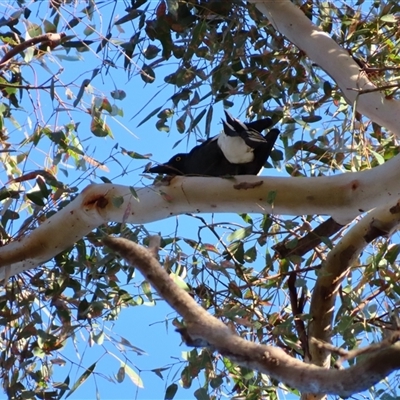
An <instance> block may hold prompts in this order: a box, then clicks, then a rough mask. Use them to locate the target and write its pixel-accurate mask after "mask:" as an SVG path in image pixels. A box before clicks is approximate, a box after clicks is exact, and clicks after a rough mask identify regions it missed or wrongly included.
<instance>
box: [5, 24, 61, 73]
mask: <svg viewBox="0 0 400 400" xmlns="http://www.w3.org/2000/svg"><path fill="white" fill-rule="evenodd" d="M65 36H66V34H65V33H64V32H62V33H45V34H44V35H39V36H36V37H34V38H31V39H28V40H25V41H24V42H22V43H20V44H18V45H17V46H15V47H14V48H12V49H11V50H10V51H8V52H7V53H6V54H5V56H4V57H3V58H2V59H1V60H0V68H4V66H5V65H6V64H7V63H8V62H9V61H10V60H11V59H12V58H13V57H14V56H16V55H17V54H18V53H21V51H24V50H26V49H27V48H28V47H31V46H33V45H35V44H38V43H43V44H45V45H46V44H48V45H49V46H51V47H56V46H58V45H59V44H60V43H61V41H62V39H63V38H64V37H65Z"/></svg>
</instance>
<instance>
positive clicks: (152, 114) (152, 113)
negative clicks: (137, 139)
mask: <svg viewBox="0 0 400 400" xmlns="http://www.w3.org/2000/svg"><path fill="white" fill-rule="evenodd" d="M161 109H162V106H160V107H157V108H156V109H155V110H153V111H152V112H151V113H150V114H149V115H148V116H147V117H146V118H145V119H144V120H142V121H140V123H139V125H137V128H139V126H140V125H143V124H144V123H145V122H147V121H148V120H149V119H150V118H151V117H154V115H156V114H158V112H159V111H160V110H161Z"/></svg>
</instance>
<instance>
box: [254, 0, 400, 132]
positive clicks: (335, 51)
mask: <svg viewBox="0 0 400 400" xmlns="http://www.w3.org/2000/svg"><path fill="white" fill-rule="evenodd" d="M249 2H250V3H255V4H256V6H257V8H258V9H259V10H260V11H261V12H262V13H263V14H264V15H265V16H266V17H267V18H268V19H269V20H270V22H271V23H272V24H273V26H274V27H275V28H276V29H277V30H278V31H279V32H280V33H281V34H282V35H284V36H285V37H286V38H287V39H288V40H290V41H291V42H292V43H294V44H295V45H296V46H297V47H298V48H299V49H301V50H302V51H304V52H305V53H306V54H307V56H308V57H310V59H311V60H313V61H314V62H315V63H316V64H318V65H319V66H320V67H321V68H323V69H324V70H325V71H326V72H327V73H328V74H329V75H330V76H331V77H332V78H333V79H334V80H335V81H336V83H337V84H338V86H339V87H340V89H341V91H342V92H343V94H344V96H345V97H346V99H347V100H348V101H349V102H350V104H352V103H354V102H355V101H356V100H357V104H356V105H357V111H358V112H360V113H361V114H364V115H366V116H367V117H368V118H370V119H371V120H372V121H375V122H376V123H378V124H379V125H382V126H384V127H386V128H387V129H389V130H390V131H392V132H393V133H394V134H396V135H397V136H399V137H400V103H399V102H398V101H396V100H392V99H386V98H385V95H384V94H382V93H380V92H370V93H364V94H361V95H358V92H357V91H355V90H352V89H362V90H371V89H376V86H375V85H374V84H373V83H371V82H370V81H369V79H368V77H367V75H366V74H365V73H364V72H361V71H360V67H359V66H358V65H357V63H356V62H355V61H354V60H353V59H352V58H351V56H350V55H349V54H348V53H347V52H346V51H345V50H344V49H342V48H341V47H339V45H338V44H337V43H336V42H334V41H333V40H332V38H331V37H330V36H329V35H328V34H327V33H326V32H323V31H322V30H321V29H320V28H319V27H318V26H316V25H314V24H313V23H312V22H311V21H310V20H309V19H308V18H307V17H306V16H305V15H304V13H303V12H302V11H301V10H300V9H299V8H298V7H297V6H296V5H295V4H293V3H292V2H291V1H290V0H249Z"/></svg>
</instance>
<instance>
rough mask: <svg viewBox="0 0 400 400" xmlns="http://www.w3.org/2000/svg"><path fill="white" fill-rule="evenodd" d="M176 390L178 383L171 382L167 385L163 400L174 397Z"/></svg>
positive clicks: (169, 399)
mask: <svg viewBox="0 0 400 400" xmlns="http://www.w3.org/2000/svg"><path fill="white" fill-rule="evenodd" d="M177 391H178V385H177V384H176V383H172V384H171V385H169V386H168V387H167V390H166V391H165V395H164V400H172V399H173V398H174V397H175V395H176V392H177Z"/></svg>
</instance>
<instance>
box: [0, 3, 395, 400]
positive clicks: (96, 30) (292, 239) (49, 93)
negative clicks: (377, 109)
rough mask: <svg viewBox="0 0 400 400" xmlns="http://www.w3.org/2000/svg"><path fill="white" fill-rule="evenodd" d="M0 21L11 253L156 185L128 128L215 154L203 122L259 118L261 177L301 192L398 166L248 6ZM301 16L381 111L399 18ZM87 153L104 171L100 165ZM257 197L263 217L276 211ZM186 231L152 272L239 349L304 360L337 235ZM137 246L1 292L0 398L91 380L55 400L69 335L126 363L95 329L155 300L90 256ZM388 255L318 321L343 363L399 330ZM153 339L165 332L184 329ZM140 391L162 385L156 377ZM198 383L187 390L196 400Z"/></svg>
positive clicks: (379, 253) (270, 392)
mask: <svg viewBox="0 0 400 400" xmlns="http://www.w3.org/2000/svg"><path fill="white" fill-rule="evenodd" d="M0 4H1V3H0ZM4 5H5V6H4V8H3V16H2V18H1V19H0V40H1V43H2V54H1V57H2V60H1V61H0V90H1V93H2V100H1V102H0V129H1V138H0V139H1V153H0V162H1V165H2V166H3V168H2V171H1V175H0V176H1V180H2V186H3V188H2V189H1V191H0V196H1V202H2V210H1V225H0V234H1V237H2V242H3V244H6V243H8V242H9V241H15V240H18V238H21V237H23V236H25V235H28V234H29V232H30V231H32V230H33V229H35V227H37V226H38V225H40V224H42V223H43V222H44V221H46V220H47V219H48V218H49V217H50V216H51V215H53V214H54V213H56V212H57V211H58V210H60V209H62V208H63V207H64V206H65V205H66V204H68V203H69V202H70V201H71V200H72V199H74V198H75V196H76V194H77V192H79V191H81V190H82V189H83V188H84V187H85V186H86V185H87V184H88V183H90V182H91V181H92V180H93V181H96V182H99V180H102V181H103V182H110V181H112V182H118V183H120V182H121V180H123V179H124V177H125V179H127V176H128V175H129V182H132V181H133V180H136V181H139V180H140V181H141V182H142V184H143V185H150V184H151V183H152V180H153V178H151V177H149V176H146V175H139V173H140V172H141V170H142V168H143V163H144V162H147V161H148V159H149V158H150V156H149V155H148V154H145V152H141V151H137V149H135V148H134V146H133V145H132V142H131V139H132V136H133V135H134V133H133V132H132V128H131V124H132V122H131V120H132V121H133V123H134V126H135V127H138V128H139V127H142V128H144V127H146V129H147V130H149V129H153V130H158V131H159V135H165V133H168V134H169V135H170V136H169V143H170V147H171V149H173V148H174V147H175V146H177V145H179V144H180V143H181V142H182V143H185V142H187V141H191V142H190V143H191V144H193V143H194V139H197V140H199V139H205V138H208V137H210V136H213V135H214V134H216V133H217V132H215V131H213V129H215V126H216V122H217V121H216V120H217V118H216V117H215V115H214V112H215V111H216V110H217V109H218V110H222V108H223V107H225V108H227V109H228V108H232V109H233V110H237V111H244V113H242V116H244V114H245V116H246V117H248V118H249V119H255V118H257V117H259V118H261V117H265V116H270V117H272V118H273V119H274V121H275V122H276V123H278V124H279V127H280V129H281V131H282V133H281V136H280V140H279V145H278V146H277V148H276V149H275V151H274V152H273V155H272V161H271V164H270V165H268V167H274V168H276V169H278V170H279V171H280V172H281V173H284V174H286V175H288V176H291V177H299V179H301V177H315V176H323V175H332V174H336V173H344V172H355V171H362V170H367V169H370V168H373V167H376V166H378V165H382V164H384V163H385V162H386V161H388V160H390V159H391V158H393V157H394V156H396V155H397V154H398V152H399V151H398V143H397V139H396V138H395V137H394V135H392V134H391V133H390V132H388V131H387V130H386V129H384V128H383V127H381V126H379V125H377V124H376V123H372V122H371V121H370V120H368V119H366V118H365V117H364V116H362V115H360V114H359V113H357V112H355V111H354V110H355V107H356V105H355V104H348V103H347V101H346V99H345V98H344V95H343V92H342V90H341V89H340V88H339V87H338V86H337V84H336V83H335V81H333V80H332V79H331V78H330V77H329V76H327V75H326V73H325V72H324V71H323V70H322V69H321V68H320V67H319V66H318V65H316V64H314V63H313V60H310V59H309V58H308V57H307V55H306V54H305V53H304V52H302V51H301V50H299V49H298V48H297V47H295V46H294V45H293V44H292V43H290V42H289V41H288V40H287V39H285V37H284V36H283V35H282V34H280V33H279V32H278V31H276V30H275V29H274V27H273V25H272V24H271V23H270V21H269V20H268V19H267V18H266V17H265V16H263V14H262V13H261V12H260V11H259V10H258V9H257V8H256V6H255V5H254V4H250V3H246V2H244V1H241V0H233V1H229V2H228V1H217V0H186V1H183V0H180V1H178V0H168V1H163V0H162V1H160V2H153V1H147V0H137V1H135V0H131V1H127V2H125V3H122V2H114V1H104V2H96V1H94V0H90V1H87V2H85V3H81V2H76V1H72V0H50V1H41V2H25V1H23V0H19V1H13V2H5V3H4ZM299 6H300V7H301V9H302V11H303V12H304V13H305V14H306V15H307V17H308V18H309V19H310V20H311V21H312V22H313V23H314V24H316V25H318V26H319V27H320V28H321V29H323V30H324V31H325V32H327V33H328V34H329V35H330V36H331V37H332V39H333V40H335V41H336V42H337V43H338V44H339V45H340V46H341V47H343V48H344V49H346V50H347V51H348V52H349V54H350V55H351V56H352V57H353V58H354V60H356V62H357V63H358V64H359V66H360V70H363V71H364V72H366V73H367V74H368V77H369V79H370V80H371V81H372V82H373V83H374V84H375V85H376V86H377V87H379V88H380V89H381V90H382V91H383V92H384V93H385V95H386V97H387V98H390V99H396V100H397V99H398V93H397V91H398V83H397V80H398V78H399V67H398V65H399V62H400V59H399V50H398V49H399V45H398V44H399V40H400V31H399V16H398V15H399V12H400V6H399V5H398V2H397V1H392V0H389V1H384V2H382V1H375V2H371V3H364V1H363V0H358V1H357V2H333V3H332V2H321V1H317V0H310V1H307V2H306V3H304V4H302V5H300V4H299ZM87 62H89V63H90V64H89V65H87ZM121 76H123V77H124V79H125V80H126V81H128V83H127V84H126V87H125V86H123V85H124V83H122V80H121ZM134 85H135V86H134ZM141 85H142V86H141ZM154 86H157V88H156V89H154ZM147 90H151V91H152V93H154V95H152V96H151V99H150V100H149V101H147V102H146V103H145V104H144V103H143V101H142V99H141V93H142V92H143V93H144V92H146V91H147ZM354 90H358V89H357V88H354ZM132 99H133V100H132ZM132 108H133V109H132ZM215 114H217V112H215ZM127 118H128V119H127ZM124 124H125V125H124ZM121 126H122V128H121ZM118 130H122V131H123V135H124V136H121V135H120V134H117V133H116V131H118ZM116 137H118V138H120V139H118V140H116ZM120 142H121V143H123V144H121V143H120ZM104 143H106V145H104ZM104 146H108V147H107V151H106V152H104V151H102V152H100V151H99V150H98V149H99V148H100V147H102V148H104ZM150 146H151V145H150V144H148V145H147V148H148V149H149V151H151V147H150ZM172 151H174V150H172ZM99 154H101V155H100V157H101V158H99V156H98V155H99ZM137 160H139V161H137ZM140 160H142V161H140ZM143 160H144V161H143ZM158 161H163V160H158ZM270 171H271V170H267V174H268V173H270ZM110 172H111V173H112V174H113V177H112V178H110ZM107 174H108V177H106V175H107ZM133 177H134V179H132V178H133ZM130 184H131V183H130ZM371 184H373V183H371ZM132 191H133V195H135V194H134V189H133V188H132ZM269 196H270V203H271V204H273V203H274V200H275V197H276V193H274V192H271V193H269ZM293 196H296V194H295V193H293ZM115 201H116V203H117V202H118V199H116V200H115ZM115 205H116V206H118V204H115ZM186 221H188V223H190V224H192V225H191V226H195V227H196V229H192V230H191V231H190V234H188V235H186V234H181V233H180V231H179V230H178V226H179V224H178V222H177V228H176V229H177V231H176V233H173V234H170V235H168V234H165V233H164V232H163V233H162V235H163V238H162V247H163V250H164V251H163V253H162V259H161V260H160V261H161V264H162V265H163V266H164V267H165V268H166V269H167V270H168V271H170V272H171V274H172V276H173V277H174V279H176V280H177V281H178V282H179V283H180V284H181V285H183V286H185V287H186V288H187V289H188V290H189V291H190V293H191V294H192V295H193V296H194V297H195V299H196V300H197V301H198V302H199V303H200V304H201V305H202V306H203V307H204V308H205V309H207V310H209V311H210V312H211V313H213V314H215V315H216V316H217V317H218V318H220V319H222V320H223V321H224V322H226V323H227V324H228V325H230V326H232V327H234V329H236V330H237V331H238V333H239V334H240V335H241V336H242V337H244V338H247V339H249V340H252V341H259V342H261V343H266V344H271V345H274V346H279V347H281V348H283V349H284V350H285V351H287V352H288V354H290V355H292V356H294V357H298V358H300V359H306V360H307V359H308V357H309V348H308V346H309V344H308V337H307V331H308V327H309V323H310V320H311V313H310V299H311V296H312V292H313V287H314V284H315V280H316V279H317V277H318V271H319V270H320V269H321V266H322V265H323V263H324V262H325V261H326V258H327V255H328V254H329V252H330V251H331V250H332V249H334V248H335V246H336V245H337V243H338V242H339V241H340V239H341V238H342V237H343V235H344V234H345V233H346V231H347V227H343V226H342V225H339V224H338V223H336V222H335V221H333V220H332V219H326V218H325V217H324V218H322V217H321V216H319V215H303V216H295V217H287V216H279V215H272V214H271V215H261V214H260V215H249V214H240V215H239V216H231V215H230V216H229V218H228V217H226V216H225V217H223V218H222V217H219V218H216V219H213V217H212V216H208V215H207V216H201V215H190V216H187V220H186ZM356 223H357V221H355V222H353V224H356ZM60 228H61V229H62V227H60ZM149 233H150V232H149V229H148V227H146V226H131V225H129V224H121V223H110V224H107V225H104V226H101V227H99V228H98V229H96V230H94V231H93V232H91V233H90V234H89V235H87V236H86V237H84V238H82V239H80V240H78V241H77V242H76V244H75V245H74V246H73V247H72V248H69V249H68V250H66V251H63V252H61V253H60V254H59V255H58V256H57V257H55V258H54V259H53V260H51V261H50V262H48V263H46V264H45V265H42V266H40V268H35V269H32V270H30V271H28V272H26V273H24V274H21V275H20V276H18V277H15V278H11V279H10V280H9V282H8V283H7V285H6V286H5V287H4V288H3V289H2V290H1V291H0V310H1V317H0V318H1V319H0V321H1V325H2V326H3V332H2V334H1V339H2V341H1V345H0V349H1V354H0V364H1V367H2V374H1V379H2V382H3V387H5V388H6V393H7V396H8V397H9V398H15V399H22V398H46V399H53V398H54V399H57V398H61V396H63V395H66V394H71V393H72V392H74V391H75V390H76V389H77V388H78V387H79V386H80V385H81V384H82V383H83V382H84V381H85V380H86V379H87V378H88V377H89V376H91V375H92V374H95V373H98V371H97V370H96V365H97V363H94V364H92V365H85V366H84V368H83V371H84V372H83V373H82V374H81V375H80V378H79V379H77V380H76V381H72V380H71V378H70V377H69V376H67V378H66V379H65V381H64V382H62V383H60V382H56V381H54V376H53V374H55V369H57V368H58V366H59V365H64V364H66V363H67V364H68V360H67V359H66V358H64V356H63V348H64V347H65V345H66V343H67V341H68V340H73V339H74V338H75V337H76V335H77V334H78V333H80V334H82V335H86V336H87V338H88V340H89V341H90V343H96V344H97V345H100V346H101V345H103V342H104V340H110V341H112V342H113V343H114V344H116V345H118V344H120V345H121V344H122V345H124V346H127V347H129V348H130V349H132V350H133V351H135V352H137V353H138V354H140V353H142V350H140V349H138V348H136V347H135V346H133V345H132V344H130V343H129V341H128V340H126V339H121V340H119V343H118V340H117V339H115V338H114V337H112V336H108V335H107V334H106V333H105V328H104V326H107V324H108V326H112V325H111V324H112V323H113V321H114V320H116V319H117V318H118V316H119V314H120V312H122V310H123V309H125V308H127V307H134V306H136V307H137V306H141V305H143V304H144V303H145V302H147V303H155V302H156V300H157V297H156V295H155V293H154V292H153V290H152V288H151V286H150V285H149V283H148V282H146V281H143V282H140V280H139V279H138V277H137V276H136V275H135V270H134V269H133V268H132V267H130V266H129V265H127V264H125V263H124V262H123V261H122V260H121V259H120V258H118V257H116V256H115V254H113V253H112V252H111V251H109V250H104V249H103V247H102V244H101V239H102V237H103V236H104V234H108V235H112V234H114V235H119V236H123V237H125V238H129V239H130V240H133V241H135V242H138V243H140V244H144V245H146V244H147V241H148V236H149ZM372 239H373V240H372ZM396 240H397V236H393V237H383V236H380V235H379V234H377V235H376V237H373V238H371V240H370V244H369V245H368V247H366V248H365V249H364V251H363V253H362V254H361V255H360V256H359V257H358V258H357V260H355V261H354V262H353V264H352V269H351V270H348V271H347V272H346V277H345V279H344V281H343V282H342V284H341V286H340V288H339V299H338V302H337V304H336V308H335V313H334V322H333V331H332V340H333V342H334V343H335V344H336V345H338V346H340V347H343V348H344V349H353V348H355V347H357V346H359V345H360V344H361V343H362V344H366V343H368V342H371V341H374V340H376V339H377V338H380V337H381V336H382V335H383V331H384V330H390V329H395V328H396V324H395V323H394V322H393V314H396V310H397V308H398V305H399V295H400V289H399V286H398V285H397V281H398V278H399V271H398V255H399V253H400V245H399V244H398V243H396ZM169 323H171V324H172V325H173V326H175V327H177V328H179V327H181V324H182V321H181V320H180V318H178V317H176V318H173V319H171V320H170V321H169ZM118 357H120V358H119V359H120V361H121V368H120V370H119V371H118V373H117V374H116V375H115V377H114V379H115V380H116V381H122V380H123V379H124V376H125V374H126V375H128V376H129V377H130V378H131V379H132V380H133V381H134V383H135V384H137V385H138V386H141V385H142V381H141V377H140V376H139V374H137V372H135V369H134V367H133V365H132V363H130V362H128V361H127V359H126V356H125V355H124V356H123V357H122V356H118ZM335 357H336V356H334V357H333V358H335ZM168 368H171V369H172V370H174V371H175V372H176V371H178V373H177V374H175V375H174V377H173V378H172V379H170V381H169V382H168V388H167V389H166V394H165V396H166V398H173V397H174V395H175V393H176V391H177V390H178V381H179V384H180V385H181V386H182V387H184V388H190V387H192V389H194V396H195V397H196V398H198V399H207V398H219V397H221V396H222V394H223V393H229V395H231V396H246V399H259V398H261V397H262V396H271V397H276V396H278V393H279V391H278V387H279V388H281V389H283V390H285V391H288V392H291V393H294V394H296V395H297V394H299V393H298V392H297V391H296V390H294V389H292V388H289V387H286V386H284V385H283V384H279V385H278V383H277V382H275V381H273V380H271V379H269V377H267V376H265V375H263V374H261V373H257V372H254V371H250V370H246V369H245V368H243V367H237V366H236V365H235V364H234V363H232V362H231V361H230V360H229V359H225V358H224V359H220V358H219V357H218V355H217V354H211V353H209V352H208V351H206V350H201V349H193V350H191V351H189V352H187V359H186V363H184V364H182V363H177V365H173V366H169V367H168ZM79 370H80V371H81V372H82V369H79ZM153 372H154V373H155V374H157V375H158V376H164V374H165V373H164V370H163V369H161V368H160V369H157V370H154V371H153ZM198 377H200V383H201V385H197V384H196V383H194V381H195V379H197V378H198ZM397 379H398V376H391V378H390V380H389V379H388V380H387V381H386V382H385V384H386V387H385V386H384V387H382V386H381V387H380V388H379V391H372V392H371V393H372V394H373V395H374V396H375V397H383V396H385V397H386V398H387V397H388V396H393V397H394V396H395V392H396V385H397ZM196 385H197V387H195V386H196ZM199 386H201V387H199Z"/></svg>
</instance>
